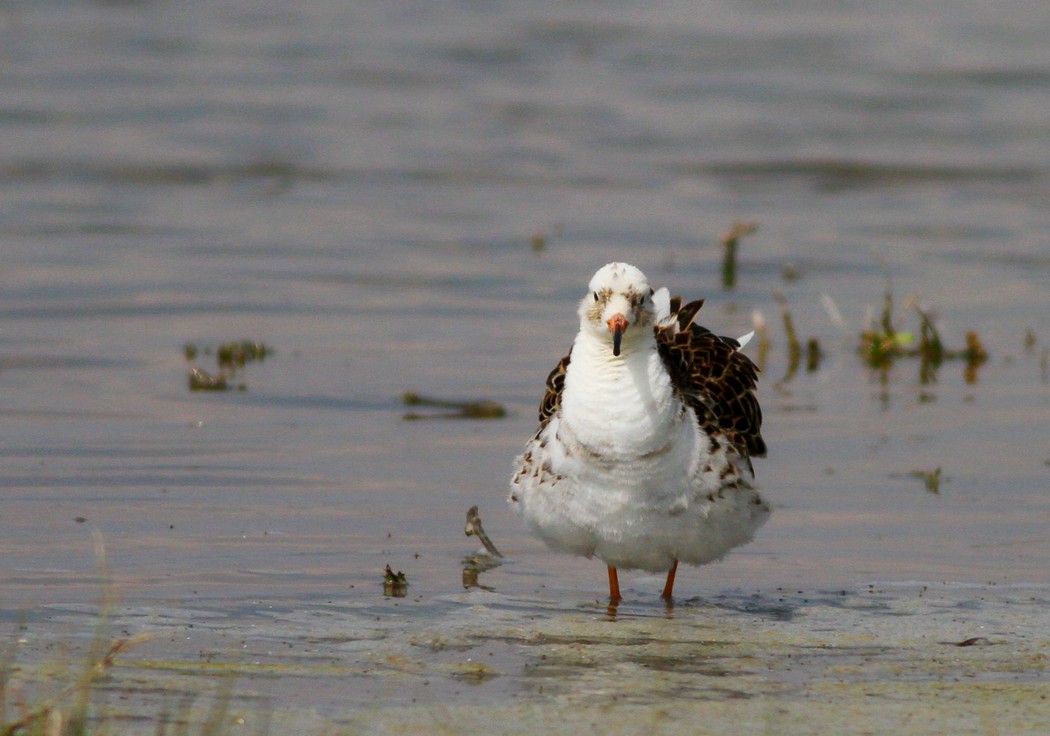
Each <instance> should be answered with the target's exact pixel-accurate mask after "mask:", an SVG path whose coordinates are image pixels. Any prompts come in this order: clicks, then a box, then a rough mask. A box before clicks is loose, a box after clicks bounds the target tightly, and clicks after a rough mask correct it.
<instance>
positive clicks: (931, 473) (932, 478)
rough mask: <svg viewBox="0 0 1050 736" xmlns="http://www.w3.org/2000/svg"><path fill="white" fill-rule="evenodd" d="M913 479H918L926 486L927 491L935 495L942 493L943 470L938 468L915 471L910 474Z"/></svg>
mask: <svg viewBox="0 0 1050 736" xmlns="http://www.w3.org/2000/svg"><path fill="white" fill-rule="evenodd" d="M908 476H909V477H911V478H918V479H919V480H921V481H922V482H923V484H924V485H925V486H926V490H927V491H929V492H930V493H933V494H934V495H939V494H940V492H941V468H940V466H937V467H936V468H934V469H933V470H913V471H912V472H910V473H908Z"/></svg>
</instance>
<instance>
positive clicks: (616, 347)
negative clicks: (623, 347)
mask: <svg viewBox="0 0 1050 736" xmlns="http://www.w3.org/2000/svg"><path fill="white" fill-rule="evenodd" d="M606 324H608V325H609V332H611V333H612V336H613V355H619V354H620V341H621V340H622V339H623V333H624V330H626V329H627V326H628V325H629V324H630V322H628V321H627V318H626V317H624V316H623V315H622V314H620V313H619V312H617V313H616V314H614V315H613V316H612V317H610V318H609V321H608V322H607V323H606Z"/></svg>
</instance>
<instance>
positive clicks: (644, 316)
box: [579, 263, 654, 356]
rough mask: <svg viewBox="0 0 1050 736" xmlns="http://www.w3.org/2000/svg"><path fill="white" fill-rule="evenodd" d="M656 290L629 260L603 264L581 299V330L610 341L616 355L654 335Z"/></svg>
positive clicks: (610, 346)
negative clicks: (654, 296)
mask: <svg viewBox="0 0 1050 736" xmlns="http://www.w3.org/2000/svg"><path fill="white" fill-rule="evenodd" d="M652 297H653V290H652V289H651V288H650V287H649V280H648V279H647V278H645V274H644V273H642V272H641V271H639V270H638V269H637V268H635V267H634V266H631V265H630V264H627V263H610V264H608V265H606V266H602V268H600V269H599V270H598V272H597V273H596V274H594V277H593V278H592V279H591V282H590V284H588V286H587V295H586V296H584V298H583V300H582V301H581V302H580V309H579V315H580V329H581V330H585V331H587V332H588V333H589V334H591V335H594V336H595V337H598V338H599V339H601V340H605V341H606V342H608V345H609V349H610V351H611V352H612V354H613V355H614V356H618V355H620V352H621V350H623V349H626V348H629V347H630V346H632V345H634V344H637V343H638V342H639V341H640V340H642V339H643V338H645V337H649V338H651V337H652V332H653V330H652V327H653V320H654V316H653V314H654V313H653V299H652Z"/></svg>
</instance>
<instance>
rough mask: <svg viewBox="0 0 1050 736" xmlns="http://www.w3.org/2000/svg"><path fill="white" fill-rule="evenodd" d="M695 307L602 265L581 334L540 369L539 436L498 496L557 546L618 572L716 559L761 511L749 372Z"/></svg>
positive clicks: (756, 413) (613, 592)
mask: <svg viewBox="0 0 1050 736" xmlns="http://www.w3.org/2000/svg"><path fill="white" fill-rule="evenodd" d="M702 306H703V300H702V299H700V300H696V301H691V302H688V303H683V301H682V299H681V297H677V296H676V297H674V298H672V297H671V296H670V293H669V291H668V290H667V289H666V288H660V289H659V290H654V289H653V288H651V287H650V286H649V280H648V279H647V278H646V276H645V274H644V273H643V272H642V271H641V270H639V269H638V268H636V267H635V266H632V265H630V264H627V263H619V262H614V263H609V264H607V265H605V266H603V267H602V268H600V269H599V270H598V271H597V273H595V274H594V277H593V278H592V279H591V280H590V283H589V284H588V286H587V291H586V294H585V295H584V297H583V299H582V300H581V301H580V303H579V308H578V309H577V314H578V316H579V325H580V326H579V332H578V333H577V334H576V338H575V340H574V341H573V343H572V347H571V349H570V351H569V353H568V354H567V355H565V357H563V358H562V359H561V360H560V361H559V362H558V364H557V366H555V368H554V369H553V370H552V371H551V372H550V374H549V375H548V377H547V382H546V393H545V394H544V396H543V399H542V401H541V402H540V408H539V428H538V429H537V430H536V432H535V434H534V435H533V436H532V438H531V439H530V440H529V441H528V442H527V443H526V445H525V448H524V450H523V451H522V453H521V454H520V455H518V456H517V458H516V459H515V461H514V473H513V476H512V478H511V482H510V492H509V494H508V501H509V503H510V506H511V508H512V509H514V510H515V511H517V512H519V513H520V514H521V515H522V516H523V517H524V520H525V523H526V525H527V526H528V528H529V530H530V532H531V533H532V534H534V535H535V536H537V537H539V539H540V540H542V541H543V542H544V543H545V544H546V545H547V546H548V547H549V548H551V549H552V550H554V551H556V552H562V553H568V554H572V555H578V556H583V557H587V558H592V557H597V558H598V559H600V560H602V561H603V562H604V563H605V564H606V566H607V568H608V575H609V600H610V602H612V603H613V604H617V603H619V601H620V600H621V595H620V585H619V576H618V570H620V569H640V570H646V571H649V572H660V573H664V572H666V574H667V577H666V581H665V583H664V588H663V593H662V595H661V597H662V598H663V599H665V601H667V602H668V603H670V602H671V601H672V600H673V589H674V583H675V576H676V573H677V570H678V565H679V563H687V564H690V565H702V564H705V563H708V562H712V561H714V560H718V559H721V558H722V557H723V556H724V555H725V554H726V553H727V552H729V550H731V549H732V548H734V547H737V546H739V545H742V544H745V543H747V542H749V541H750V540H751V539H752V536H753V534H754V532H755V531H756V530H757V529H758V528H759V527H760V526H761V525H762V524H763V523H764V522H765V521H766V519H767V518H768V517H769V514H770V507H769V504H768V503H767V502H766V501H765V500H764V499H763V498H762V496H761V495H760V494H759V493H758V491H757V490H756V488H755V483H754V467H753V464H752V458H755V457H764V456H765V455H766V444H765V441H764V440H763V439H762V434H761V425H762V410H761V408H760V406H759V403H758V400H757V398H756V396H755V390H756V386H757V375H758V368H757V366H755V364H754V363H753V362H752V361H751V360H750V359H749V358H748V357H747V356H745V355H744V354H743V353H741V352H740V349H741V348H742V347H743V345H745V344H746V343H747V341H748V340H750V338H751V337H752V335H753V334H754V333H749V334H748V335H745V336H744V337H742V338H740V339H739V340H736V339H733V338H730V337H722V336H719V335H716V334H715V333H713V332H712V331H711V330H709V329H707V328H705V327H702V326H700V325H699V324H697V323H696V322H694V318H695V316H696V314H697V312H699V311H700V308H701V307H702Z"/></svg>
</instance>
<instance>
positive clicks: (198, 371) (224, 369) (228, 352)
mask: <svg viewBox="0 0 1050 736" xmlns="http://www.w3.org/2000/svg"><path fill="white" fill-rule="evenodd" d="M273 353H274V350H273V348H272V347H270V346H269V345H267V344H266V343H263V342H257V341H254V340H235V341H232V342H225V343H221V344H220V345H218V346H216V347H215V348H212V347H211V346H209V345H205V346H204V347H200V346H198V345H196V344H194V343H186V344H185V345H183V347H182V354H183V355H184V356H185V358H186V360H187V361H188V362H190V363H193V362H194V361H195V360H196V359H197V356H198V355H209V356H210V355H214V356H215V363H216V366H217V368H218V372H217V373H209V372H208V371H206V370H204V369H203V368H199V367H198V366H196V365H193V366H191V368H190V372H189V374H188V376H187V381H186V382H187V385H188V387H189V389H190V391H228V390H229V389H231V388H233V386H234V384H233V382H232V379H234V378H236V377H237V376H238V375H239V374H241V373H243V371H244V368H245V366H247V365H248V364H249V363H261V362H262V361H264V360H266V358H267V357H268V356H271V355H273ZM236 387H237V390H239V391H244V390H246V389H247V384H246V383H244V381H241V382H240V383H237V384H236Z"/></svg>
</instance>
